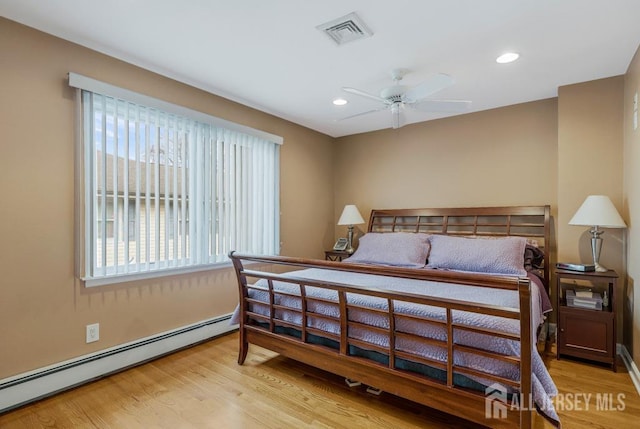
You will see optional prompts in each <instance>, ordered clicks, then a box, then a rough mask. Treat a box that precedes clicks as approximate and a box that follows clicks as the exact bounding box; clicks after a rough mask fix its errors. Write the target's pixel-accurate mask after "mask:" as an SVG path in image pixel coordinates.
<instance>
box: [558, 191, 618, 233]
mask: <svg viewBox="0 0 640 429" xmlns="http://www.w3.org/2000/svg"><path fill="white" fill-rule="evenodd" d="M569 225H583V226H601V227H604V228H626V227H627V224H626V223H624V220H622V217H621V216H620V214H619V213H618V210H616V208H615V206H614V205H613V203H612V202H611V200H610V199H609V197H607V196H606V195H589V196H588V197H587V199H586V200H584V203H582V205H581V206H580V208H579V209H578V211H577V212H576V214H574V215H573V217H572V218H571V220H570V221H569Z"/></svg>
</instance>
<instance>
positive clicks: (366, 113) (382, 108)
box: [336, 107, 386, 121]
mask: <svg viewBox="0 0 640 429" xmlns="http://www.w3.org/2000/svg"><path fill="white" fill-rule="evenodd" d="M385 109H386V107H381V108H379V109H373V110H367V111H366V112H361V113H356V114H355V115H351V116H347V117H346V118H340V119H336V120H337V121H344V120H346V119H351V118H357V117H358V116H364V115H368V114H369V113H375V112H379V111H381V110H385Z"/></svg>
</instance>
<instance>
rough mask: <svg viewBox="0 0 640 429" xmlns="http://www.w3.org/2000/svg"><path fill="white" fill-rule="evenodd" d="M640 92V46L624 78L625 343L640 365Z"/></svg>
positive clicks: (623, 215)
mask: <svg viewBox="0 0 640 429" xmlns="http://www.w3.org/2000/svg"><path fill="white" fill-rule="evenodd" d="M639 92H640V49H639V50H638V51H636V54H635V56H634V57H633V60H632V61H631V65H630V66H629V69H628V71H627V74H626V75H625V78H624V193H623V199H624V208H623V212H622V217H623V218H624V219H625V220H626V221H627V223H628V225H629V228H628V229H627V235H626V239H627V240H626V244H627V246H626V250H627V253H626V262H627V277H626V279H625V282H624V294H623V295H624V297H625V300H624V308H623V313H624V323H625V332H624V333H625V337H624V340H625V344H626V345H627V348H628V350H629V352H630V353H631V354H632V356H633V358H634V361H635V363H636V365H638V366H640V300H636V299H635V297H636V296H638V297H640V282H638V283H636V280H638V279H640V130H638V129H635V130H634V129H633V115H634V105H633V102H634V95H635V94H638V93H639Z"/></svg>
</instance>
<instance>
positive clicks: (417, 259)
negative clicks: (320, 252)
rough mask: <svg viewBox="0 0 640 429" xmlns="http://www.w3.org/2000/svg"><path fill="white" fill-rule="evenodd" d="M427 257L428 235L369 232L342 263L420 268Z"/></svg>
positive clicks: (424, 263)
mask: <svg viewBox="0 0 640 429" xmlns="http://www.w3.org/2000/svg"><path fill="white" fill-rule="evenodd" d="M427 256H429V234H422V233H413V232H385V233H379V232H370V233H368V234H365V235H364V236H362V238H360V245H359V246H358V250H356V251H355V253H354V254H353V255H352V256H351V257H350V258H348V259H345V260H344V262H354V263H359V264H376V265H391V266H395V267H411V268H422V267H424V266H425V265H426V263H427Z"/></svg>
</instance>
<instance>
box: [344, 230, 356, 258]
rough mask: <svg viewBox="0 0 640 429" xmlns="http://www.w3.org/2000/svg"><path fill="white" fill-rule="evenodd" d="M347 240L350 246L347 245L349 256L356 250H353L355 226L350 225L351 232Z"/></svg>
mask: <svg viewBox="0 0 640 429" xmlns="http://www.w3.org/2000/svg"><path fill="white" fill-rule="evenodd" d="M347 239H348V240H349V244H348V245H347V248H346V250H345V251H346V252H347V253H348V254H352V253H353V252H355V250H356V249H354V248H353V225H349V232H348V234H347Z"/></svg>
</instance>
